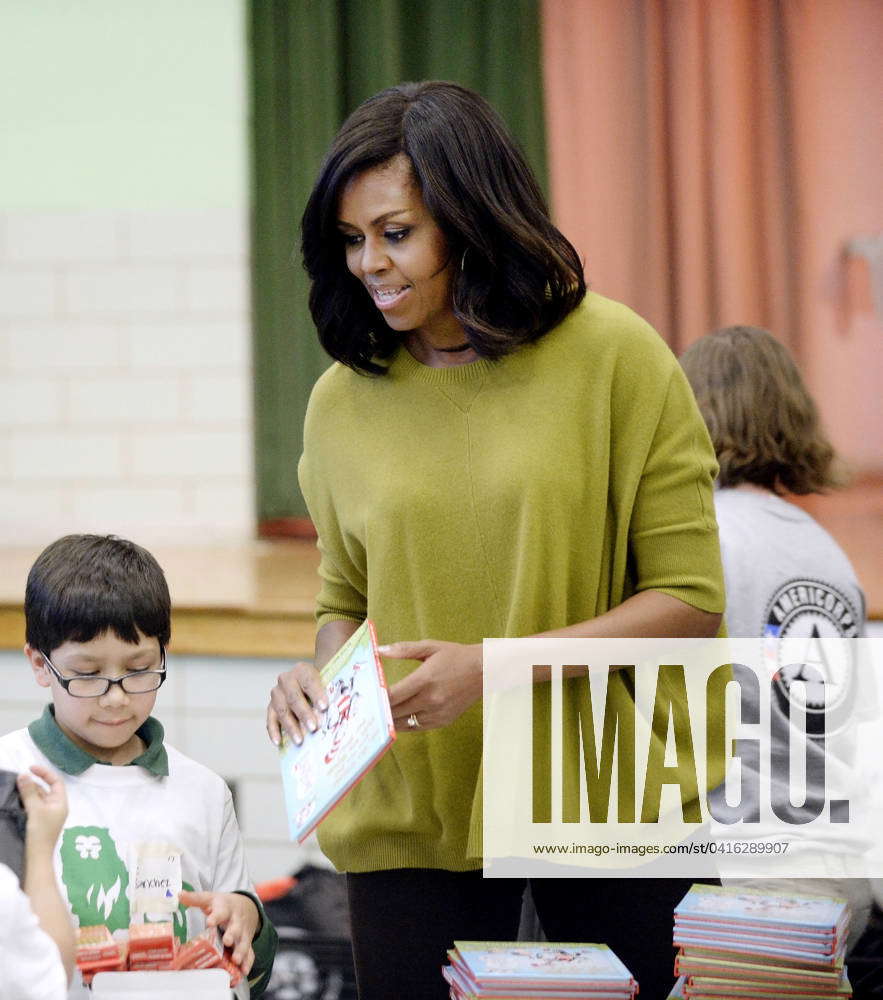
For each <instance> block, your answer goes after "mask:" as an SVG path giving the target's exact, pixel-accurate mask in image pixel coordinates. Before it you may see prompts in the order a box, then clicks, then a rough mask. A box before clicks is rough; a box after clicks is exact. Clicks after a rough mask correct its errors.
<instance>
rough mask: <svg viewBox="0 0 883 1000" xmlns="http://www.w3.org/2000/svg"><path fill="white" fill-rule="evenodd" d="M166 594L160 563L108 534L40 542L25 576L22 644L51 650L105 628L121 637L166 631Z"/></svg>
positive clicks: (165, 637) (162, 635)
mask: <svg viewBox="0 0 883 1000" xmlns="http://www.w3.org/2000/svg"><path fill="white" fill-rule="evenodd" d="M171 617H172V611H171V600H170V598H169V588H168V584H167V583H166V578H165V576H164V574H163V571H162V569H161V568H160V566H159V563H158V562H157V561H156V559H154V558H153V556H152V555H151V554H150V553H149V552H148V551H147V550H146V549H142V548H141V546H140V545H136V544H135V543H134V542H129V541H127V540H126V539H124V538H117V537H116V536H115V535H65V536H64V538H59V539H58V541H55V542H53V543H52V544H51V545H50V546H48V547H47V548H45V549H44V550H43V551H42V552H41V553H40V555H39V556H38V557H37V561H36V562H35V563H34V565H33V566H32V567H31V571H30V573H29V574H28V582H27V587H26V589H25V628H26V638H27V642H28V644H29V645H30V646H31V647H33V648H34V649H38V650H41V651H42V652H44V653H46V654H47V655H48V654H51V653H52V651H53V650H54V649H57V648H58V647H59V646H61V645H62V644H63V643H65V642H89V641H90V640H91V639H94V638H95V636H97V635H101V634H103V633H104V632H107V631H111V632H113V633H115V634H116V635H117V637H118V638H120V639H122V641H123V642H131V643H136V642H138V633H137V631H136V629H140V631H141V632H143V633H144V635H146V636H149V637H151V638H152V637H156V638H157V639H158V640H159V642H160V644H161V645H162V646H166V645H168V642H169V637H170V635H171Z"/></svg>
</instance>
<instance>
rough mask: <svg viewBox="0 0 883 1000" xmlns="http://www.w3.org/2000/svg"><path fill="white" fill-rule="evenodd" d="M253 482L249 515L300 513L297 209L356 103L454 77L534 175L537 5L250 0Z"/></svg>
mask: <svg viewBox="0 0 883 1000" xmlns="http://www.w3.org/2000/svg"><path fill="white" fill-rule="evenodd" d="M249 20H250V25H249V29H250V39H249V40H250V68H251V85H252V86H251V129H252V199H253V204H252V212H253V215H252V261H253V263H252V298H253V322H254V340H253V361H254V399H255V477H256V483H257V512H258V519H259V522H262V523H263V522H266V521H269V520H273V519H277V518H286V517H303V516H305V515H306V508H305V506H304V503H303V499H302V497H301V495H300V491H299V490H298V486H297V459H298V456H299V455H300V452H301V448H302V425H303V416H304V411H305V409H306V403H307V399H308V398H309V393H310V389H311V388H312V385H313V383H314V382H315V380H316V378H317V377H318V376H319V375H320V374H321V372H322V371H323V369H324V368H325V367H326V365H327V364H328V361H329V359H328V357H327V355H325V354H324V352H323V351H322V349H321V348H320V347H319V344H318V342H317V340H316V335H315V330H314V328H313V325H312V322H311V320H310V316H309V311H308V309H307V305H306V302H307V280H306V275H305V273H304V271H303V268H302V267H301V264H300V255H299V241H300V229H299V227H300V217H301V213H302V211H303V207H304V204H305V203H306V199H307V197H308V195H309V192H310V189H311V187H312V183H313V180H314V179H315V175H316V172H317V170H318V168H319V164H320V162H321V160H322V157H323V155H324V153H325V151H326V149H327V147H328V145H329V143H330V142H331V139H332V138H333V136H334V134H335V132H336V131H337V129H338V127H339V126H340V124H341V122H342V121H343V119H344V118H345V117H346V116H347V114H349V112H350V111H352V110H353V108H355V107H356V106H357V105H358V104H359V103H360V102H361V101H363V100H364V99H365V98H366V97H369V96H370V95H371V94H374V93H376V92H377V91H378V90H382V89H383V88H384V87H388V86H391V85H393V84H395V83H400V82H402V81H405V80H423V79H445V80H454V81H457V82H458V83H462V84H464V85H465V86H468V87H471V88H473V89H474V90H477V91H479V92H480V93H481V94H483V95H484V96H485V97H487V98H488V100H490V101H491V103H492V104H493V105H494V106H495V107H496V108H497V110H498V111H499V112H500V113H501V114H502V115H503V117H504V118H505V119H506V121H507V122H508V124H509V126H510V128H511V129H512V131H513V132H514V134H515V136H516V137H517V138H518V140H519V142H520V143H521V145H522V147H523V149H524V151H525V153H526V155H527V157H528V159H529V160H530V162H531V165H532V166H533V168H534V169H535V170H536V172H537V175H538V177H539V179H540V181H541V183H543V184H545V182H546V164H545V128H544V121H543V101H542V78H541V70H540V28H539V11H538V0H370V2H369V0H250V3H249Z"/></svg>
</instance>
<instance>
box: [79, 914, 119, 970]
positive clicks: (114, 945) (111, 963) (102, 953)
mask: <svg viewBox="0 0 883 1000" xmlns="http://www.w3.org/2000/svg"><path fill="white" fill-rule="evenodd" d="M76 962H77V968H78V969H79V970H80V973H81V974H82V976H83V982H84V983H85V984H86V985H88V984H89V983H90V982H91V981H92V977H93V976H94V975H95V974H96V973H98V972H118V971H120V970H121V969H125V967H126V946H125V944H121V943H120V942H117V941H115V940H114V938H113V936H112V935H111V933H110V931H109V930H108V929H107V928H106V927H105V926H104V925H103V924H96V925H93V926H89V927H80V928H79V929H78V930H77V953H76Z"/></svg>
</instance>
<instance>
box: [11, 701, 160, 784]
mask: <svg viewBox="0 0 883 1000" xmlns="http://www.w3.org/2000/svg"><path fill="white" fill-rule="evenodd" d="M28 732H29V733H30V734H31V739H32V740H33V741H34V742H35V743H36V744H37V746H38V747H39V749H40V751H41V752H42V753H43V754H45V755H46V756H47V757H48V758H49V760H51V761H52V763H53V764H54V765H55V766H56V767H57V768H58V769H59V770H60V771H62V772H63V773H64V774H82V773H83V771H85V770H86V769H87V768H89V767H91V766H92V765H93V764H103V763H104V761H101V760H99V759H98V758H97V757H93V756H92V754H89V753H86V751H85V750H82V749H81V748H80V747H78V746H77V745H76V743H74V742H73V741H72V740H71V739H69V738H68V737H67V736H66V735H65V734H64V733H63V732H62V731H61V728H60V727H59V725H58V723H57V722H56V721H55V707H54V706H53V705H47V706H46V708H45V709H44V710H43V714H42V715H41V716H40V718H39V719H35V720H34V721H33V722H32V723H31V724H30V725H29V726H28ZM138 735H139V736H140V737H141V739H142V740H144V742H145V744H146V745H147V749H146V750H145V751H144V753H142V754H141V755H140V756H138V757H136V758H135V759H134V760H133V761H131V762H130V763H129V765H127V766H129V767H132V766H133V765H136V764H137V765H138V767H143V768H146V769H147V770H148V771H150V773H151V774H154V775H156V776H157V777H166V776H167V775H168V773H169V757H168V754H167V753H166V748H165V747H164V746H163V735H164V733H163V727H162V724H161V723H160V722H159V720H158V719H154V718H153V716H152V715H150V716H148V717H147V720H146V722H145V723H144V725H143V726H141V728H140V729H139V730H138Z"/></svg>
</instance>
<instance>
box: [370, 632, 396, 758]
mask: <svg viewBox="0 0 883 1000" xmlns="http://www.w3.org/2000/svg"><path fill="white" fill-rule="evenodd" d="M367 621H368V633H369V634H370V636H371V652H372V654H373V655H374V667H375V669H376V670H377V680H378V681H379V682H380V686H381V687H382V688H383V690H384V691H386V692H387V694H388V688H387V685H386V674H385V673H384V672H383V663H382V661H381V659H380V653H378V652H377V646H378V642H377V631H376V629H375V628H374V622H372V621H371V619H370V618H369V619H367ZM381 701H382V702H383V709H384V714H385V715H386V730H387V732H388V733H389V735H390V736H391V737H392V738H393V739H395V737H396V727H395V723H394V722H393V721H392V708H391V707H390V704H389V697H388V696H387V697H386V698H382V699H381Z"/></svg>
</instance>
